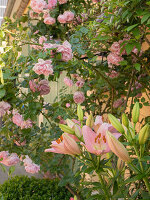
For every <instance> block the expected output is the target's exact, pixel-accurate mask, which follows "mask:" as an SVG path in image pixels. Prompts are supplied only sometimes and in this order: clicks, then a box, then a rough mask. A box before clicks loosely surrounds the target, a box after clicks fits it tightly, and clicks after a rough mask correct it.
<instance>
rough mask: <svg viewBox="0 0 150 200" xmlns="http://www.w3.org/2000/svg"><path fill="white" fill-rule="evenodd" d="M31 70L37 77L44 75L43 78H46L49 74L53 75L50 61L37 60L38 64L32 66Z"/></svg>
mask: <svg viewBox="0 0 150 200" xmlns="http://www.w3.org/2000/svg"><path fill="white" fill-rule="evenodd" d="M33 70H34V71H35V73H36V74H38V75H41V74H44V75H45V76H48V75H50V74H53V66H52V61H51V60H43V59H38V63H36V64H35V65H34V67H33Z"/></svg>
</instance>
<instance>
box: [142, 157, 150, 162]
mask: <svg viewBox="0 0 150 200" xmlns="http://www.w3.org/2000/svg"><path fill="white" fill-rule="evenodd" d="M148 160H149V161H150V156H144V157H143V158H141V161H148Z"/></svg>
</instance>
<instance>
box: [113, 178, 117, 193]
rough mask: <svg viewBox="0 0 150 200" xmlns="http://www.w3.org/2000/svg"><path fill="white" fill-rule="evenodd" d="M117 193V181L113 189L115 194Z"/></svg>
mask: <svg viewBox="0 0 150 200" xmlns="http://www.w3.org/2000/svg"><path fill="white" fill-rule="evenodd" d="M117 191H118V183H117V181H115V182H114V187H113V194H116V192H117Z"/></svg>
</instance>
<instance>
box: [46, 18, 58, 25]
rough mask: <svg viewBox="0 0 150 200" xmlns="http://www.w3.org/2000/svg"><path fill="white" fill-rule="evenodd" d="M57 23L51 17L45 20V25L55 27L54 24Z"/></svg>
mask: <svg viewBox="0 0 150 200" xmlns="http://www.w3.org/2000/svg"><path fill="white" fill-rule="evenodd" d="M55 22H56V19H55V18H53V17H51V16H48V17H45V18H44V23H45V24H48V25H53V24H55Z"/></svg>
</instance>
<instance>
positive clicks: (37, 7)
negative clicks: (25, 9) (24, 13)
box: [30, 0, 47, 13]
mask: <svg viewBox="0 0 150 200" xmlns="http://www.w3.org/2000/svg"><path fill="white" fill-rule="evenodd" d="M30 6H31V8H32V10H33V11H34V12H36V13H41V12H43V9H44V8H46V6H47V3H46V1H44V0H31V3H30Z"/></svg>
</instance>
